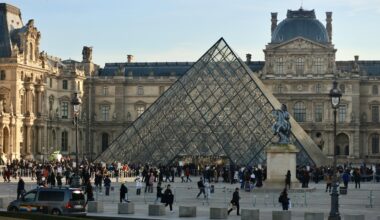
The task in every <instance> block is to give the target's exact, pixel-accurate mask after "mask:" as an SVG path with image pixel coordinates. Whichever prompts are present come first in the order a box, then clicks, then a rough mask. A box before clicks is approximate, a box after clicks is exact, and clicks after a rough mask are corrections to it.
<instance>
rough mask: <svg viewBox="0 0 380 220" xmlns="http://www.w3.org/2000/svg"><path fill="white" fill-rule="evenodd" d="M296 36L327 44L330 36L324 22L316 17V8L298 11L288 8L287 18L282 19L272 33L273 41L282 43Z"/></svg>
mask: <svg viewBox="0 0 380 220" xmlns="http://www.w3.org/2000/svg"><path fill="white" fill-rule="evenodd" d="M296 37H304V38H306V39H309V40H312V41H315V42H318V43H322V44H327V43H328V42H329V37H328V35H327V30H326V28H325V27H324V26H323V24H322V23H321V22H320V21H319V20H317V19H316V17H315V13H314V10H311V11H307V10H303V9H302V8H301V9H299V10H297V11H291V10H288V13H287V15H286V19H285V20H283V21H281V22H280V23H279V24H278V25H277V27H276V29H275V30H274V31H273V33H272V43H282V42H285V41H288V40H291V39H293V38H296Z"/></svg>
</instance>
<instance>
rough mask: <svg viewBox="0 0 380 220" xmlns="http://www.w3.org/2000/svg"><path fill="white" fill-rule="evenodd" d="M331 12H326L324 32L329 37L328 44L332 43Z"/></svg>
mask: <svg viewBox="0 0 380 220" xmlns="http://www.w3.org/2000/svg"><path fill="white" fill-rule="evenodd" d="M331 22H332V12H326V30H327V35H328V36H329V42H330V43H331V42H332V24H331Z"/></svg>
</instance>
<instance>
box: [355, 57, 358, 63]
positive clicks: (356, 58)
mask: <svg viewBox="0 0 380 220" xmlns="http://www.w3.org/2000/svg"><path fill="white" fill-rule="evenodd" d="M358 61H359V55H355V62H356V63H357V62H358Z"/></svg>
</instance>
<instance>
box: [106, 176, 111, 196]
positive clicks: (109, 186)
mask: <svg viewBox="0 0 380 220" xmlns="http://www.w3.org/2000/svg"><path fill="white" fill-rule="evenodd" d="M104 187H105V188H106V196H109V195H110V188H111V179H110V178H109V176H108V175H107V176H106V178H104Z"/></svg>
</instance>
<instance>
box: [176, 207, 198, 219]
mask: <svg viewBox="0 0 380 220" xmlns="http://www.w3.org/2000/svg"><path fill="white" fill-rule="evenodd" d="M196 216H197V207H196V206H180V207H179V217H196Z"/></svg>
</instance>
